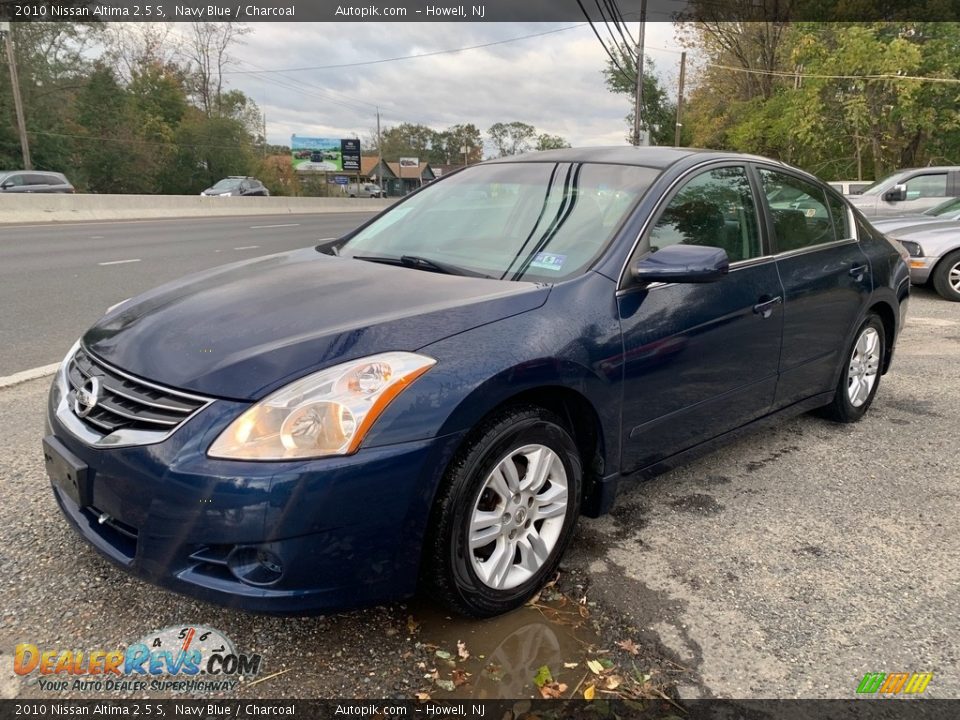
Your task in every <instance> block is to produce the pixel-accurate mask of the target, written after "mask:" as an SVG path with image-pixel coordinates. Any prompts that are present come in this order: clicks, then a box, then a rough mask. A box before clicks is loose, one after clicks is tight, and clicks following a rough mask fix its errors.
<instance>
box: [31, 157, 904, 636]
mask: <svg viewBox="0 0 960 720" xmlns="http://www.w3.org/2000/svg"><path fill="white" fill-rule="evenodd" d="M785 196H789V197H790V198H791V203H788V204H786V205H784V204H783V203H779V202H769V201H768V198H782V197H785ZM909 287H910V285H909V274H908V269H907V266H906V264H905V262H904V259H903V257H902V256H901V254H900V253H899V252H898V251H897V249H896V248H895V247H894V246H893V245H892V244H891V243H890V242H889V241H888V240H886V239H885V238H884V237H883V236H882V235H881V234H880V233H878V232H877V231H875V230H874V229H872V228H871V227H870V225H869V224H868V223H866V222H865V221H864V219H863V217H862V216H861V215H860V214H859V213H858V212H857V211H856V210H854V209H853V208H852V207H851V206H850V205H849V203H848V202H847V201H846V200H845V199H844V198H843V197H842V196H841V195H839V194H837V193H836V192H835V191H834V190H832V189H831V188H829V187H827V186H826V185H825V184H823V183H822V182H820V181H818V180H817V179H816V178H814V177H812V176H810V175H808V174H806V173H804V172H801V171H799V170H796V169H794V168H791V167H788V166H786V165H783V164H781V163H779V162H774V161H771V160H766V159H764V158H760V157H753V156H745V155H734V154H727V153H717V152H707V151H692V150H684V149H670V148H619V147H617V148H590V149H583V150H571V149H568V150H557V151H550V152H544V153H536V154H531V155H526V156H520V157H513V158H506V159H502V160H496V161H492V162H487V163H483V164H479V165H476V166H472V167H469V168H467V169H465V170H463V171H461V172H457V173H454V174H451V175H449V176H446V177H445V178H443V179H442V180H440V181H438V182H436V183H432V184H431V185H429V186H427V187H425V188H424V189H422V190H421V191H419V192H417V193H415V194H413V195H411V196H409V197H408V198H406V199H405V200H404V201H402V202H400V203H397V204H396V205H394V206H393V207H391V208H389V209H388V210H386V211H385V212H383V213H381V214H380V215H378V216H377V217H375V218H373V219H372V220H370V221H369V222H367V223H366V224H365V225H362V226H361V227H359V228H358V229H356V230H355V231H353V232H351V233H349V234H348V235H346V236H344V237H342V238H339V239H337V240H335V241H328V242H325V243H324V244H322V245H320V246H318V247H308V248H305V249H302V250H298V251H293V252H286V253H281V254H276V255H271V256H267V257H262V258H259V259H253V260H247V261H243V262H239V263H234V264H232V265H227V266H224V267H220V268H217V269H214V270H210V271H205V272H201V273H198V274H196V275H192V276H190V277H186V278H184V279H182V280H179V281H177V282H173V283H171V284H168V285H165V286H162V287H160V288H157V289H155V290H152V291H150V292H147V293H145V294H143V295H141V296H139V297H136V298H133V299H130V300H127V301H125V302H123V303H121V304H119V305H118V306H115V307H113V308H111V309H110V310H108V312H107V313H106V315H105V316H104V317H103V318H102V319H101V320H99V321H98V322H97V323H96V324H95V325H94V326H93V327H92V328H90V329H89V330H87V331H86V333H85V334H84V335H83V336H82V337H81V338H80V340H79V341H78V342H77V343H76V345H75V346H74V347H73V348H71V349H70V351H69V353H68V354H67V356H66V358H65V359H64V361H63V363H62V365H61V366H60V369H59V371H58V372H57V374H56V377H55V380H54V382H53V385H52V388H51V390H50V396H49V406H48V413H47V431H46V434H45V437H44V439H43V449H44V456H45V459H46V465H47V472H48V475H49V477H50V479H51V484H52V488H53V494H54V496H55V498H56V501H57V503H58V504H59V506H60V508H61V509H62V511H63V515H64V516H65V518H66V520H67V521H68V522H69V523H70V525H71V526H72V527H73V528H74V529H75V530H76V531H77V532H78V533H79V534H80V536H81V537H82V538H84V539H85V540H86V541H87V542H88V543H89V544H90V545H92V546H93V547H94V548H95V549H96V550H97V551H99V552H100V553H101V554H102V555H104V556H105V557H107V558H108V559H109V560H111V561H112V562H114V563H115V564H116V565H118V566H120V567H121V568H123V569H125V570H127V571H129V572H131V573H134V574H136V575H138V576H140V577H142V578H145V579H147V580H149V581H151V582H154V583H157V584H159V585H162V586H165V587H167V588H170V589H172V590H176V591H179V592H183V593H187V594H189V595H193V596H196V597H199V598H202V599H205V600H209V601H213V602H218V603H222V604H225V605H229V606H235V607H238V608H243V609H246V610H251V611H261V612H275V613H291V614H297V613H308V612H328V611H331V610H337V609H341V608H346V607H350V606H355V605H359V604H365V603H374V602H380V601H386V600H390V599H395V598H402V597H405V596H410V595H412V594H414V593H415V592H417V591H420V592H422V593H423V594H426V595H429V596H430V597H432V598H435V599H436V600H437V601H439V602H442V603H443V604H445V605H446V606H448V607H450V608H452V609H453V610H455V611H458V612H460V613H464V614H468V615H472V616H478V617H479V616H489V615H494V614H497V613H501V612H505V611H507V610H510V609H511V608H514V607H517V606H518V605H520V604H522V603H523V602H525V601H526V600H527V599H528V598H530V597H531V596H532V595H533V594H534V593H535V592H536V591H537V589H538V588H539V587H540V586H541V585H542V584H543V583H544V581H545V580H546V579H548V578H550V577H551V575H552V574H553V573H554V572H555V571H556V569H557V567H558V564H559V563H560V559H561V556H562V555H563V552H564V550H565V548H566V547H567V546H568V544H569V543H570V542H571V538H572V537H573V532H574V527H575V524H576V522H577V518H578V516H579V515H581V514H583V515H587V516H596V515H599V514H602V513H604V512H606V511H607V510H608V509H609V508H610V507H611V505H612V503H613V502H614V500H615V497H616V495H617V490H618V487H619V486H620V485H621V484H622V483H624V482H626V481H628V480H631V479H635V478H642V477H646V476H649V475H652V474H654V473H657V472H661V471H663V470H664V469H667V468H669V467H672V466H675V465H677V464H679V463H681V462H683V461H686V460H688V459H690V458H693V457H696V456H697V455H698V454H700V453H702V452H704V451H706V450H708V449H709V448H711V447H713V446H715V445H716V444H718V443H719V442H722V441H723V440H725V439H728V438H730V437H732V436H734V435H738V434H740V433H741V432H742V431H744V430H746V429H750V428H755V427H757V426H759V425H761V424H764V423H767V422H770V421H772V420H775V419H777V418H781V417H783V416H789V415H794V414H797V413H802V412H806V411H810V410H818V411H819V412H821V413H823V414H825V415H826V416H828V417H830V418H832V419H834V420H836V421H839V422H844V423H849V422H854V421H857V420H859V419H860V418H861V417H863V415H864V413H866V412H867V410H868V408H869V407H870V405H871V403H872V401H873V399H874V397H875V395H876V393H877V389H878V387H879V385H880V380H881V376H882V375H883V374H884V373H886V372H887V370H888V369H889V367H890V362H891V358H892V356H893V352H894V346H895V342H896V339H897V336H898V333H899V332H900V329H901V327H902V326H903V323H904V318H905V315H906V306H907V300H908V293H909ZM824 474H825V475H827V474H829V468H824Z"/></svg>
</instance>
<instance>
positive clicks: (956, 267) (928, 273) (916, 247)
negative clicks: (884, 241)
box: [886, 220, 960, 302]
mask: <svg viewBox="0 0 960 720" xmlns="http://www.w3.org/2000/svg"><path fill="white" fill-rule="evenodd" d="M886 234H887V236H888V237H891V238H893V239H895V240H897V241H898V242H899V243H900V244H901V245H903V246H904V247H905V248H906V249H907V251H908V252H909V253H910V260H909V261H908V264H909V266H910V280H911V282H913V284H915V285H922V284H924V283H927V282H930V283H932V284H933V287H934V289H935V290H936V291H937V292H938V293H940V295H941V296H943V297H945V298H946V299H947V300H953V301H955V302H960V220H949V221H943V222H933V223H928V224H926V225H908V226H906V227H902V228H900V229H898V230H893V231H887V232H886Z"/></svg>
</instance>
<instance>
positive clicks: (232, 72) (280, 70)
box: [222, 23, 587, 75]
mask: <svg viewBox="0 0 960 720" xmlns="http://www.w3.org/2000/svg"><path fill="white" fill-rule="evenodd" d="M586 24H587V23H580V24H579V25H568V26H566V27H562V28H556V29H555V30H545V31H544V32H539V33H532V34H530V35H519V36H517V37H512V38H506V39H505V40H495V41H494V42H488V43H481V44H479V45H467V46H466V47H459V48H449V49H447V50H433V51H431V52H426V53H416V54H414V55H398V56H397V57H390V58H380V59H379V60H364V61H362V62H353V63H339V64H336V65H312V66H306V67H294V68H277V69H272V70H261V71H258V72H270V73H285V72H301V71H305V70H338V69H340V68H350V67H360V66H362V65H380V64H382V63H388V62H397V61H398V60H413V59H415V58H424V57H434V56H436V55H449V54H452V53H461V52H466V51H467V50H480V49H482V48H488V47H493V46H494V45H505V44H507V43H512V42H518V41H520V40H529V39H530V38H536V37H543V36H544V35H554V34H556V33H561V32H566V31H567V30H575V29H576V28H581V27H584V26H585V25H586ZM251 72H252V71H249V70H225V71H224V72H223V73H222V74H223V75H247V74H250V73H251Z"/></svg>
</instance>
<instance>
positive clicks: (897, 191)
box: [883, 185, 907, 202]
mask: <svg viewBox="0 0 960 720" xmlns="http://www.w3.org/2000/svg"><path fill="white" fill-rule="evenodd" d="M883 199H884V200H887V201H889V202H898V201H900V200H906V199H907V186H906V185H894V186H893V188H892V189H890V190H887V192H885V193H884V194H883Z"/></svg>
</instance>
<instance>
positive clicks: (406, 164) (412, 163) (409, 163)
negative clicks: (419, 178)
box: [400, 157, 420, 169]
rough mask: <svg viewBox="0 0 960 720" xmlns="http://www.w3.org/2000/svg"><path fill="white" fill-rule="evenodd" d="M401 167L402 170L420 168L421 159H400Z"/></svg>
mask: <svg viewBox="0 0 960 720" xmlns="http://www.w3.org/2000/svg"><path fill="white" fill-rule="evenodd" d="M400 167H402V168H418V169H419V168H420V158H411V157H406V158H400Z"/></svg>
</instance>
